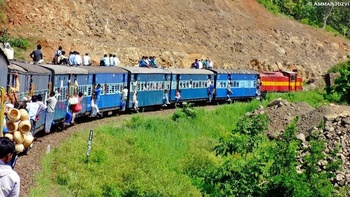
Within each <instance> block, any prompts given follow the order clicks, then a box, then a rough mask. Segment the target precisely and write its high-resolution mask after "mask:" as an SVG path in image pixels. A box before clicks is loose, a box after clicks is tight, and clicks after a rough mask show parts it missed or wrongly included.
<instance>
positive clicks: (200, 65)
mask: <svg viewBox="0 0 350 197" xmlns="http://www.w3.org/2000/svg"><path fill="white" fill-rule="evenodd" d="M202 68H203V59H201V60H198V69H202Z"/></svg>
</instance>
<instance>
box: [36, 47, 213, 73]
mask: <svg viewBox="0 0 350 197" xmlns="http://www.w3.org/2000/svg"><path fill="white" fill-rule="evenodd" d="M41 48H42V46H41V45H37V49H36V50H34V51H33V52H32V53H31V54H30V57H31V58H32V60H33V63H34V64H40V63H43V62H44V60H43V54H42V51H41ZM52 64H57V65H69V66H92V61H91V58H90V57H89V54H88V53H85V55H84V56H83V57H82V56H81V55H80V53H79V52H78V51H70V52H69V55H68V56H66V51H64V50H63V48H62V46H59V47H58V49H57V51H56V52H55V53H54V55H53V58H52ZM99 65H100V66H119V65H120V60H119V58H118V57H117V56H116V55H115V54H109V55H107V54H104V56H103V57H102V58H101V59H100V64H99ZM138 65H139V67H144V68H162V67H161V66H160V65H158V64H157V61H156V57H155V56H142V57H141V59H140V60H139V62H138ZM191 68H193V69H211V68H213V61H211V60H210V59H209V58H207V59H195V61H194V62H193V63H192V64H191Z"/></svg>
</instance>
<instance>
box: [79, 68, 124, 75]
mask: <svg viewBox="0 0 350 197" xmlns="http://www.w3.org/2000/svg"><path fill="white" fill-rule="evenodd" d="M82 68H83V69H86V70H87V71H88V72H89V74H90V73H128V71H126V70H124V69H122V68H121V67H118V66H84V67H82Z"/></svg>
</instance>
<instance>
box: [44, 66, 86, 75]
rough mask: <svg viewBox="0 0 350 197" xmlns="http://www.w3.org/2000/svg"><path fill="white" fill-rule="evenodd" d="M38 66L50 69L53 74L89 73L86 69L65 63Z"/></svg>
mask: <svg viewBox="0 0 350 197" xmlns="http://www.w3.org/2000/svg"><path fill="white" fill-rule="evenodd" d="M40 66H42V67H44V68H47V69H50V70H52V71H53V72H54V73H55V74H61V75H62V74H89V73H88V70H86V69H83V68H80V67H74V66H65V65H53V64H40Z"/></svg>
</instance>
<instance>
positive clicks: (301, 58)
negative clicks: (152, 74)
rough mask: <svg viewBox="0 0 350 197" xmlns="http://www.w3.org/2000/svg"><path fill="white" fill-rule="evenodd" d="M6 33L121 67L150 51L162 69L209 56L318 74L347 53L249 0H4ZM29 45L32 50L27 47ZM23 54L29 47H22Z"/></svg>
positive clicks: (231, 63) (219, 62)
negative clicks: (113, 58) (106, 58)
mask: <svg viewBox="0 0 350 197" xmlns="http://www.w3.org/2000/svg"><path fill="white" fill-rule="evenodd" d="M7 4H8V9H7V20H8V24H6V25H3V24H2V25H1V26H2V27H1V26H0V27H1V28H2V29H4V28H8V29H9V32H10V34H11V35H14V36H16V35H21V36H24V37H28V38H31V39H33V40H35V39H38V40H39V43H41V44H42V45H43V46H44V49H43V50H44V55H45V59H46V61H50V59H51V57H52V55H53V53H54V51H55V50H56V48H57V46H58V45H62V46H63V47H64V49H65V50H67V51H69V50H77V51H80V52H81V53H85V52H89V53H90V54H91V57H92V58H93V59H94V60H95V61H96V62H97V61H98V60H99V59H100V58H101V57H102V55H103V54H105V53H115V54H117V56H119V57H120V59H121V61H122V65H136V64H137V61H138V60H139V58H140V56H142V55H155V56H156V57H157V59H158V62H159V63H160V64H162V65H163V66H166V67H169V66H171V67H189V66H190V64H191V62H192V61H193V60H194V59H195V58H211V59H212V60H213V61H214V66H215V67H232V68H236V67H238V68H242V67H245V68H254V69H257V70H275V69H278V68H281V69H290V68H295V67H296V68H298V69H299V70H300V73H301V74H302V75H303V77H304V78H305V79H310V78H314V77H316V78H319V77H320V75H322V74H324V72H325V71H326V70H327V69H328V68H329V67H331V66H332V65H333V64H335V63H337V62H339V61H342V60H344V59H345V57H346V55H347V54H348V53H350V42H349V41H346V40H344V39H342V38H340V37H336V36H334V35H332V34H331V33H327V32H324V31H323V30H320V29H315V28H312V27H309V26H305V25H302V24H300V23H298V22H296V21H293V20H290V19H288V18H286V17H283V16H275V15H273V14H271V13H269V12H268V11H267V10H266V9H265V8H263V7H262V6H261V5H260V4H258V3H257V2H256V1H255V0H189V1H185V0H178V1H173V0H141V1H136V0H108V1H107V0H45V1H42V0H16V1H14V0H8V1H7ZM30 50H32V49H30ZM28 53H29V51H28Z"/></svg>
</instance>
